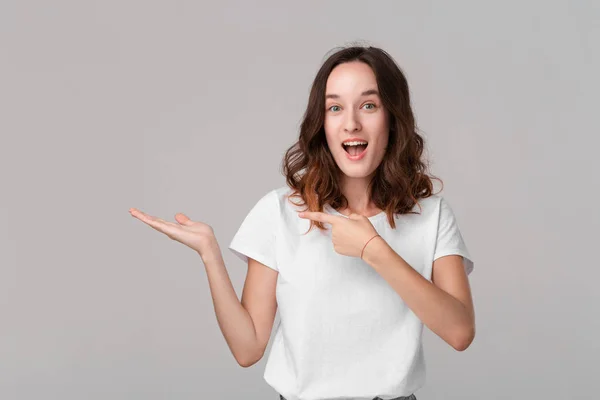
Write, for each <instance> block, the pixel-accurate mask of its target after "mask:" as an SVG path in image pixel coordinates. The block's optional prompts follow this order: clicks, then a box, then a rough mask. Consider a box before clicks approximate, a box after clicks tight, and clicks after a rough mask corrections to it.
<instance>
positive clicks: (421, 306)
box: [363, 237, 475, 351]
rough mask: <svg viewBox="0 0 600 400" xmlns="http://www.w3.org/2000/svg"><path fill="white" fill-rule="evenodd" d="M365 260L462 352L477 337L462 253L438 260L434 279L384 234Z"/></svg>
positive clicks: (446, 340)
mask: <svg viewBox="0 0 600 400" xmlns="http://www.w3.org/2000/svg"><path fill="white" fill-rule="evenodd" d="M363 259H364V260H365V261H366V262H367V263H368V264H369V265H371V267H373V268H374V269H375V270H376V271H377V272H378V273H379V274H380V275H381V276H382V277H383V278H384V279H385V280H386V281H387V282H388V283H389V284H390V285H391V286H392V288H393V289H394V290H395V291H396V292H397V293H398V294H399V295H400V297H402V299H403V300H404V302H405V303H406V305H407V306H408V307H409V308H410V309H411V310H412V311H413V312H414V313H415V314H416V315H417V317H418V318H419V319H420V320H421V321H423V323H424V324H425V325H426V326H427V327H428V328H429V329H431V330H432V331H433V332H434V333H435V334H437V335H438V336H439V337H441V338H442V339H443V340H444V341H445V342H446V343H448V344H449V345H451V346H452V347H453V348H454V349H456V350H458V351H463V350H465V349H467V347H469V345H470V344H471V342H472V341H473V338H474V337H475V314H474V311H473V302H472V298H471V292H470V288H469V281H468V279H467V276H466V274H465V272H464V267H463V263H462V257H461V256H458V255H450V256H445V257H440V258H438V259H437V260H435V261H434V263H433V272H432V276H433V279H432V282H430V281H428V280H427V279H425V278H424V277H423V276H422V275H421V274H419V273H418V272H417V271H415V270H414V269H413V268H412V267H411V266H410V265H409V264H407V263H406V261H404V259H402V257H400V255H398V254H397V253H396V252H395V251H394V250H393V249H392V248H391V247H390V246H389V245H388V244H387V242H386V241H385V240H384V239H382V238H381V237H376V238H375V239H373V240H372V241H371V242H370V243H369V244H368V246H367V247H366V248H365V251H364V256H363Z"/></svg>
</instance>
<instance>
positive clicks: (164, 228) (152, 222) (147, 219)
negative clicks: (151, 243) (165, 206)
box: [129, 208, 175, 235]
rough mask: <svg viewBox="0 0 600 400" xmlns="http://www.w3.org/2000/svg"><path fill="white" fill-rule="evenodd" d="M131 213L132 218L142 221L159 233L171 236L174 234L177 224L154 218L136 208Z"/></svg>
mask: <svg viewBox="0 0 600 400" xmlns="http://www.w3.org/2000/svg"><path fill="white" fill-rule="evenodd" d="M129 212H130V213H131V215H132V216H134V217H136V218H137V219H139V220H140V221H142V222H144V223H146V224H147V225H149V226H151V227H152V228H154V229H156V230H157V231H159V232H162V233H166V234H169V235H170V234H172V233H173V230H172V229H173V227H174V226H175V224H173V223H172V222H168V221H165V220H164V219H161V218H158V217H153V216H152V215H148V214H146V213H143V212H141V211H140V210H138V209H135V208H132V209H131V210H130V211H129Z"/></svg>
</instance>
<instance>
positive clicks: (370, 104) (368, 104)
mask: <svg viewBox="0 0 600 400" xmlns="http://www.w3.org/2000/svg"><path fill="white" fill-rule="evenodd" d="M366 106H373V108H368V109H367V110H373V109H375V107H376V106H375V104H374V103H367V104H365V105H364V107H366Z"/></svg>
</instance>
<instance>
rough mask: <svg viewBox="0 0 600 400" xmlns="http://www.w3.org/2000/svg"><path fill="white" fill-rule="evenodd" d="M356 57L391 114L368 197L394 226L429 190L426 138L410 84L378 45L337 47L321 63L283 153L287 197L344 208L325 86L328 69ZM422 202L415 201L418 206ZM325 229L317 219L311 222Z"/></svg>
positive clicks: (311, 206) (310, 205)
mask: <svg viewBox="0 0 600 400" xmlns="http://www.w3.org/2000/svg"><path fill="white" fill-rule="evenodd" d="M350 61H360V62H363V63H365V64H367V65H369V66H370V67H371V69H372V70H373V72H374V74H375V77H376V80H377V86H378V89H379V93H380V97H381V101H382V103H383V106H384V107H385V108H386V109H387V110H388V112H389V116H390V124H389V126H390V131H389V139H388V146H387V149H386V153H385V155H384V158H383V160H382V162H381V164H380V165H379V166H378V167H377V169H376V171H375V175H374V177H373V179H372V180H371V182H370V183H369V191H370V199H371V201H372V202H373V203H374V204H375V205H376V206H377V207H378V208H380V209H382V210H385V212H386V214H387V217H388V222H389V223H390V226H391V227H392V228H395V227H396V224H395V221H394V214H407V213H413V214H418V213H417V212H414V211H411V210H412V209H413V207H414V205H415V204H419V203H418V200H419V199H421V198H426V197H429V196H431V195H432V194H433V193H432V191H433V183H432V179H436V180H438V181H440V182H441V183H442V185H443V182H442V181H441V179H439V178H437V177H435V176H433V175H430V174H428V172H427V169H428V164H427V163H426V161H424V160H422V159H421V157H422V154H423V150H424V140H423V138H422V137H421V136H420V135H419V134H418V133H417V127H416V123H415V118H414V115H413V111H412V109H411V104H410V95H409V88H408V82H407V80H406V77H405V76H404V74H403V73H402V70H401V69H400V67H398V65H396V62H395V61H394V59H393V58H392V57H391V56H390V55H389V54H388V53H386V52H385V51H384V50H382V49H379V48H377V47H370V46H369V47H363V46H352V47H345V48H341V49H337V51H335V52H334V53H333V54H331V55H330V56H329V57H328V58H327V59H326V60H325V62H324V63H323V65H322V66H321V68H320V69H319V71H318V72H317V75H316V77H315V79H314V81H313V84H312V88H311V90H310V95H309V98H308V106H307V108H306V112H305V113H304V117H303V120H302V124H301V126H300V135H299V138H298V141H297V142H296V143H295V144H294V145H292V146H291V147H290V148H289V149H288V150H287V151H286V152H285V156H284V158H283V162H282V172H283V174H284V176H285V177H286V182H287V184H288V186H289V187H290V188H292V189H293V192H292V194H290V197H296V198H300V200H301V201H300V203H294V204H295V205H300V206H302V205H304V206H306V210H309V211H321V212H322V211H323V207H324V205H325V204H329V205H330V206H331V207H333V208H335V209H338V208H345V207H347V206H348V200H347V199H346V197H345V196H344V195H343V194H342V191H341V188H340V185H339V182H340V176H341V174H343V172H342V171H341V170H340V168H339V167H338V165H337V164H336V162H335V160H334V158H333V155H332V154H331V151H330V150H329V147H328V145H327V141H326V139H325V130H324V127H323V122H324V119H325V88H326V84H327V78H328V77H329V74H330V73H331V71H332V70H333V69H334V68H335V67H336V66H337V65H339V64H342V63H346V62H350ZM420 207H421V205H420V204H419V208H420ZM310 223H311V224H310V228H309V230H308V232H310V230H312V228H313V227H314V226H316V227H318V228H319V229H321V230H325V226H324V225H323V223H321V222H317V221H312V220H311V221H310Z"/></svg>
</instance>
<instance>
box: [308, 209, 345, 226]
mask: <svg viewBox="0 0 600 400" xmlns="http://www.w3.org/2000/svg"><path fill="white" fill-rule="evenodd" d="M298 216H299V217H300V218H305V219H310V220H313V221H319V222H326V223H328V224H333V223H334V222H336V221H339V218H343V217H339V216H337V215H331V214H327V213H322V212H318V211H303V212H301V213H299V214H298Z"/></svg>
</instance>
